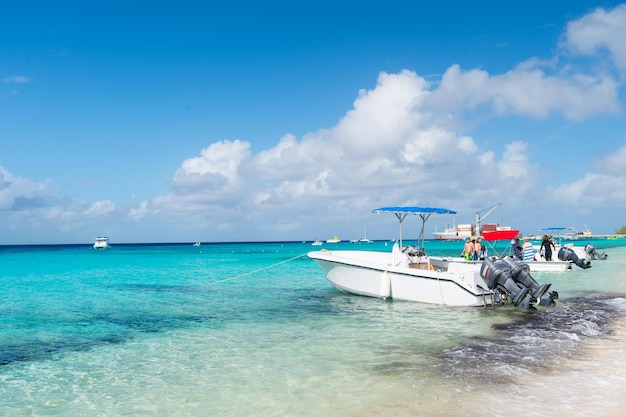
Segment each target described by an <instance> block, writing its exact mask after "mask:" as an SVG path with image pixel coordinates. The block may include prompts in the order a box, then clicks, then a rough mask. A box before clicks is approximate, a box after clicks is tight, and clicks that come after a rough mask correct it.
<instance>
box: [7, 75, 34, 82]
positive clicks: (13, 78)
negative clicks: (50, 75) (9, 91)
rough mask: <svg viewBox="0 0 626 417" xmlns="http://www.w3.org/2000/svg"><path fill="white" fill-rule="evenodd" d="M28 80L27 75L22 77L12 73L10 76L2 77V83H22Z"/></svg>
mask: <svg viewBox="0 0 626 417" xmlns="http://www.w3.org/2000/svg"><path fill="white" fill-rule="evenodd" d="M29 81H30V79H29V78H28V77H24V76H23V75H12V76H10V77H5V78H3V79H2V82H3V83H8V84H24V83H27V82H29Z"/></svg>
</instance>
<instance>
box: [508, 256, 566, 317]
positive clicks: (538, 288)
mask: <svg viewBox="0 0 626 417" xmlns="http://www.w3.org/2000/svg"><path fill="white" fill-rule="evenodd" d="M502 260H503V261H504V262H506V263H507V264H508V265H509V266H510V267H511V274H512V277H513V279H514V280H515V281H516V282H517V283H519V284H521V285H523V286H525V287H527V288H528V289H529V290H530V294H531V296H532V297H533V298H535V299H536V300H539V305H542V306H550V307H552V306H555V305H556V303H555V302H554V300H555V299H557V298H559V294H558V293H557V292H556V291H552V292H551V293H548V290H549V289H550V286H551V285H552V284H541V285H540V284H539V283H538V282H537V281H535V279H534V278H533V277H532V276H531V275H530V267H529V266H528V264H526V263H524V262H522V261H520V260H519V259H517V258H514V257H510V256H507V257H505V258H502Z"/></svg>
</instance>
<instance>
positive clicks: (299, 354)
mask: <svg viewBox="0 0 626 417" xmlns="http://www.w3.org/2000/svg"><path fill="white" fill-rule="evenodd" d="M592 243H593V244H594V245H595V246H596V247H597V248H598V249H602V250H606V251H607V253H609V259H608V260H606V261H593V262H592V265H593V266H592V268H591V269H588V270H576V269H574V270H572V271H568V272H565V273H552V274H547V273H544V274H537V273H535V274H533V276H534V277H535V278H536V279H537V281H539V282H551V283H552V289H554V290H557V291H558V292H559V294H560V296H561V298H560V299H559V300H558V305H557V307H556V308H552V309H540V310H538V311H534V312H525V311H520V310H517V309H515V308H509V307H503V308H496V309H491V308H489V309H484V308H449V307H438V306H430V305H422V304H416V303H408V302H394V301H391V300H385V301H384V300H379V299H373V298H366V297H358V296H353V295H349V294H344V293H341V292H339V291H337V290H335V289H334V288H333V287H332V286H331V285H330V283H328V281H326V279H325V278H324V276H323V274H322V272H321V270H320V269H319V268H318V267H317V265H316V264H315V263H314V262H313V261H311V260H309V259H308V258H307V257H306V256H305V254H306V252H308V251H310V250H317V249H319V247H314V246H311V245H310V243H237V244H204V245H202V246H200V247H194V246H192V245H191V244H185V245H180V244H176V245H115V244H113V246H112V247H111V248H110V249H109V250H106V251H95V250H93V249H91V248H90V246H88V245H73V246H20V247H7V246H5V247H0V281H1V284H2V288H3V294H2V302H1V303H0V415H7V416H8V415H11V416H78V415H80V416H142V415H145V416H214V415H224V416H250V415H255V416H320V415H324V416H387V415H388V416H413V415H458V414H459V413H460V412H462V414H463V415H483V414H485V413H488V414H489V415H503V416H505V415H506V416H517V415H519V416H522V415H529V414H530V415H532V414H533V413H536V414H537V415H538V413H540V412H541V413H543V414H544V415H557V414H556V413H558V414H559V415H560V414H563V413H567V415H572V416H577V415H580V416H587V415H588V416H597V415H603V413H605V412H606V413H608V412H610V411H611V410H614V409H616V408H618V407H620V406H621V401H623V400H624V398H623V391H622V390H623V388H622V387H624V386H626V371H625V370H624V369H626V366H624V365H625V362H626V360H625V359H624V355H623V352H624V349H625V348H626V342H625V338H624V329H625V328H626V327H625V322H624V316H625V312H626V272H625V271H626V246H624V245H626V240H618V241H608V240H602V241H600V240H594V241H592ZM576 244H577V245H578V244H581V245H582V244H584V242H582V241H581V242H576ZM461 246H462V244H461V243H459V242H435V241H428V242H427V243H426V248H427V250H428V252H429V253H432V254H445V255H457V254H458V253H460V250H461ZM323 247H326V248H328V247H332V248H333V249H341V248H345V249H354V248H355V247H358V248H360V249H368V250H389V251H390V250H391V242H376V243H373V244H350V243H339V244H332V245H327V244H324V246H323ZM529 398H531V399H532V400H531V401H529ZM546 411H547V413H546Z"/></svg>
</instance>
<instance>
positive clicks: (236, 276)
mask: <svg viewBox="0 0 626 417" xmlns="http://www.w3.org/2000/svg"><path fill="white" fill-rule="evenodd" d="M303 256H306V253H302V254H300V255H298V256H294V257H293V258H289V259H285V260H284V261H280V262H277V263H275V264H272V265H268V266H264V267H263V268H259V269H255V270H254V271H250V272H246V273H243V274H239V275H235V276H234V277H230V278H224V279H221V280H219V281H213V282H209V283H208V284H207V285H214V284H221V283H222V282H226V281H232V280H234V279H238V278H243V277H245V276H247V275H252V274H256V273H258V272H261V271H265V270H266V269H271V268H275V267H277V266H278V265H282V264H286V263H287V262H291V261H294V260H296V259H298V258H302V257H303Z"/></svg>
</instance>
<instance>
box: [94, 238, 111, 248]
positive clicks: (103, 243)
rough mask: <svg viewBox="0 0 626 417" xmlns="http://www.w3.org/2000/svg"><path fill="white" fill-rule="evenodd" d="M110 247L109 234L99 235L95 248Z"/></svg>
mask: <svg viewBox="0 0 626 417" xmlns="http://www.w3.org/2000/svg"><path fill="white" fill-rule="evenodd" d="M108 247H109V238H108V237H107V236H98V237H97V238H96V241H95V242H94V244H93V248H94V249H106V248H108Z"/></svg>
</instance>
